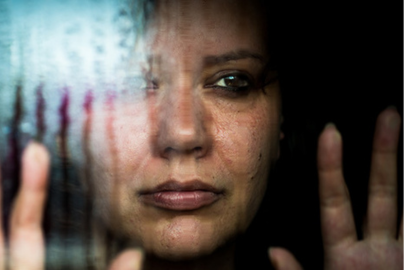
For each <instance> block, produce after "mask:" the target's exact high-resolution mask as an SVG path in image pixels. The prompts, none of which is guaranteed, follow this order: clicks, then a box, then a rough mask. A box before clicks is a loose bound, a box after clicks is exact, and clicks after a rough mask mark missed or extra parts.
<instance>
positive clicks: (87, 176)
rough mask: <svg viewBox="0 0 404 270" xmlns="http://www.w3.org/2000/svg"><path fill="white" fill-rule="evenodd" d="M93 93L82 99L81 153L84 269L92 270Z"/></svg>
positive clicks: (88, 93)
mask: <svg viewBox="0 0 404 270" xmlns="http://www.w3.org/2000/svg"><path fill="white" fill-rule="evenodd" d="M93 100H94V97H93V93H92V92H91V90H89V91H87V94H86V96H85V99H84V104H83V107H84V112H85V120H84V126H83V144H84V145H83V151H84V158H85V164H84V183H86V185H87V187H88V190H87V194H85V195H86V197H85V199H84V203H85V212H84V219H85V221H84V222H85V224H84V239H85V241H86V243H85V244H86V247H85V252H86V263H87V267H86V269H88V270H92V269H94V263H93V258H92V255H91V249H92V246H91V240H92V226H91V225H92V215H93V213H92V211H93V209H92V207H93V206H92V201H91V198H92V195H93V183H92V180H93V179H92V177H91V170H92V168H93V157H92V155H91V149H90V143H89V142H90V132H91V127H92V121H93V119H92V116H93V115H92V113H93Z"/></svg>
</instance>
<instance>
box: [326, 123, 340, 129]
mask: <svg viewBox="0 0 404 270" xmlns="http://www.w3.org/2000/svg"><path fill="white" fill-rule="evenodd" d="M327 128H335V129H337V127H336V126H335V124H334V123H333V122H328V123H327V124H326V125H325V127H324V129H327Z"/></svg>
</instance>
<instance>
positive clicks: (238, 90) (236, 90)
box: [205, 73, 253, 94]
mask: <svg viewBox="0 0 404 270" xmlns="http://www.w3.org/2000/svg"><path fill="white" fill-rule="evenodd" d="M226 79H227V80H231V81H229V82H226ZM236 80H238V81H239V82H241V84H243V85H242V86H228V85H227V86H226V84H228V83H231V82H232V81H233V82H234V81H236ZM236 82H237V81H236ZM220 84H222V85H220ZM205 87H206V88H214V89H218V90H223V91H227V92H228V93H230V94H243V93H247V92H248V90H250V89H251V87H253V83H252V80H251V79H250V78H249V76H248V75H246V74H240V73H229V74H224V75H223V76H221V77H220V78H219V79H217V80H216V81H215V82H214V83H212V84H209V85H205Z"/></svg>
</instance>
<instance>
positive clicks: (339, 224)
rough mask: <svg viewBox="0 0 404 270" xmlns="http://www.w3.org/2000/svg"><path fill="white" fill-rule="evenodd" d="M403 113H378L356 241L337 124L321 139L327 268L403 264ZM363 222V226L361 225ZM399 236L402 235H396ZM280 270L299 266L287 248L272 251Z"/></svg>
mask: <svg viewBox="0 0 404 270" xmlns="http://www.w3.org/2000/svg"><path fill="white" fill-rule="evenodd" d="M399 130H400V117H399V115H398V113H397V111H396V110H394V109H387V110H385V111H384V112H382V113H381V114H380V115H379V118H378V120H377V124H376V131H375V138H374V142H373V152H372V165H371V173H370V181H369V196H368V197H369V199H368V212H367V216H366V220H365V225H364V226H363V230H364V239H363V240H358V237H357V235H356V229H355V223H354V218H353V214H352V207H351V201H350V197H349V192H348V189H347V188H346V185H345V182H344V178H343V171H342V150H341V149H342V139H341V136H340V134H339V133H338V132H337V130H336V128H335V127H334V126H329V127H326V128H325V130H324V131H323V133H322V134H321V136H320V139H319V149H318V171H319V194H320V213H321V228H322V236H323V245H324V269H326V270H341V269H355V270H361V269H366V270H371V269H380V270H385V269H392V270H394V269H403V231H402V220H401V226H400V231H399V232H397V228H396V227H397V225H396V224H397V175H396V172H397V164H396V158H397V145H398V139H399ZM359 226H360V225H359ZM397 235H398V237H397ZM270 256H271V259H272V261H273V262H275V264H276V268H277V269H301V266H300V265H299V264H298V263H297V261H296V260H295V259H294V258H293V256H292V255H291V254H290V253H288V252H287V251H286V250H280V249H279V250H275V252H274V251H272V252H271V254H270Z"/></svg>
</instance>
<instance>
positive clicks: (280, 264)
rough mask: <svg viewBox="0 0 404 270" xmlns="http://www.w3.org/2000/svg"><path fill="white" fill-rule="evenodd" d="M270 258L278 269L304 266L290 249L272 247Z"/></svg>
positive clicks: (296, 269) (283, 269)
mask: <svg viewBox="0 0 404 270" xmlns="http://www.w3.org/2000/svg"><path fill="white" fill-rule="evenodd" d="M268 253H269V259H270V260H271V263H272V265H273V266H274V268H275V269H276V270H302V269H303V268H302V266H301V265H300V263H299V262H298V261H297V260H296V259H295V257H294V256H293V255H292V253H290V252H289V251H288V250H286V249H284V248H270V249H269V251H268Z"/></svg>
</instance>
